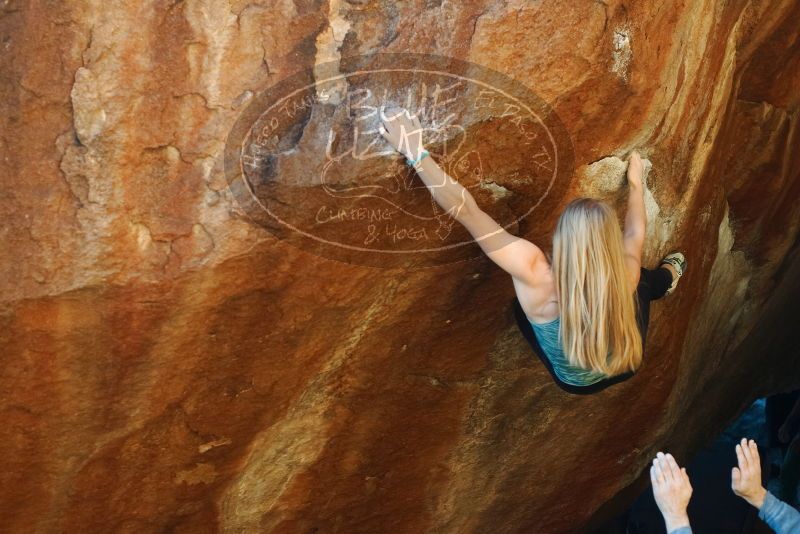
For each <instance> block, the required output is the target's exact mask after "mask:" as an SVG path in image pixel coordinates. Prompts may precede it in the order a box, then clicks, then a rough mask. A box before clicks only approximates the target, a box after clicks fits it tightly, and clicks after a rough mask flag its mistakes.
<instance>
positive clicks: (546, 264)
mask: <svg viewBox="0 0 800 534" xmlns="http://www.w3.org/2000/svg"><path fill="white" fill-rule="evenodd" d="M380 120H381V126H380V127H379V132H380V134H381V135H382V136H383V137H384V139H386V141H388V142H389V143H390V144H391V145H392V147H393V148H394V149H395V150H397V151H399V152H401V153H402V154H403V155H405V156H406V158H407V161H408V163H409V164H410V165H412V166H413V167H414V169H415V170H416V171H417V174H418V175H419V176H420V178H421V179H422V181H423V182H424V183H425V185H426V186H427V187H428V189H429V191H430V192H431V195H433V198H434V200H435V201H436V202H437V203H438V204H439V205H440V206H441V207H442V209H444V210H445V211H446V212H447V213H449V214H450V215H451V216H452V217H454V218H455V219H456V220H457V221H458V222H460V223H461V224H463V225H464V226H465V227H466V228H467V230H468V231H469V233H470V234H471V235H472V236H473V237H474V238H475V239H476V240H477V242H478V244H479V245H480V247H481V248H482V249H483V251H484V252H485V253H486V254H487V255H488V256H489V258H490V259H491V260H492V261H494V262H495V263H496V264H497V265H498V266H500V267H501V268H502V269H503V270H505V271H506V272H508V273H509V274H510V275H511V277H512V281H513V284H514V289H515V292H516V298H515V299H514V308H515V315H516V318H517V322H518V324H519V326H520V328H521V330H522V332H523V334H524V335H525V337H526V339H528V341H529V343H530V344H531V346H532V347H533V349H534V351H535V352H536V354H537V356H539V358H540V359H541V360H542V362H543V363H544V365H545V366H546V367H547V369H548V370H549V371H550V373H551V375H552V376H553V379H554V380H555V382H556V384H558V385H559V386H560V387H561V388H562V389H565V390H567V391H569V392H571V393H593V392H595V391H599V390H601V389H604V388H605V387H608V386H609V385H612V384H615V383H618V382H621V381H623V380H625V379H627V378H630V376H632V375H633V373H634V372H635V371H636V369H637V368H638V367H639V365H640V364H641V361H642V351H643V349H644V342H645V339H646V336H647V325H648V322H649V309H650V301H651V300H656V299H659V298H661V297H663V296H664V295H667V294H670V293H671V292H672V291H673V290H674V289H675V287H676V284H677V283H678V279H679V278H680V277H681V276H682V275H683V273H684V272H685V270H686V259H685V258H684V256H683V254H681V253H680V252H673V253H671V254H669V255H667V256H666V257H665V258H664V259H663V260H662V261H661V263H660V265H659V267H658V268H656V269H653V270H650V269H646V268H644V267H642V266H641V256H642V247H643V245H644V237H645V225H646V214H645V208H644V186H643V184H642V173H643V166H642V161H641V159H640V157H639V154H638V153H637V152H636V151H634V152H632V153H631V156H630V158H629V160H628V170H627V179H628V185H629V189H630V192H629V197H628V211H627V215H626V217H625V228H624V231H622V230H621V229H620V225H619V221H618V220H617V215H616V213H615V212H614V210H613V209H612V207H611V206H610V205H609V204H608V203H606V202H605V201H603V200H599V199H593V198H576V199H574V200H572V201H571V202H569V203H568V204H567V206H566V207H565V209H564V211H563V212H562V213H561V216H560V217H559V219H558V223H557V225H556V229H555V233H554V234H553V253H552V262H551V261H550V258H549V256H548V255H546V254H545V253H544V252H543V251H542V250H541V249H540V248H539V247H538V246H536V245H534V244H533V243H531V242H530V241H527V240H525V239H522V238H519V237H516V236H514V235H512V234H510V233H508V232H507V231H505V229H503V228H502V227H501V226H500V225H499V224H498V223H497V222H495V221H494V220H493V219H492V218H491V217H490V216H489V215H487V214H486V213H485V212H483V211H482V210H481V209H480V207H479V206H478V205H477V204H476V202H475V199H474V198H473V197H472V195H471V194H470V193H469V192H468V191H467V190H466V189H465V188H464V187H462V186H461V185H460V184H459V183H458V182H457V181H455V180H454V179H453V178H451V177H450V176H448V175H447V174H446V173H445V172H444V171H443V170H442V169H441V168H440V167H439V166H438V164H437V163H436V161H434V159H433V158H432V157H429V153H428V152H427V150H425V149H424V147H423V143H422V132H423V128H422V126H421V125H420V122H419V119H418V117H416V116H414V115H411V114H410V113H409V112H408V111H407V110H403V109H400V110H398V111H393V112H392V113H391V114H387V113H386V110H385V109H384V107H381V108H380Z"/></svg>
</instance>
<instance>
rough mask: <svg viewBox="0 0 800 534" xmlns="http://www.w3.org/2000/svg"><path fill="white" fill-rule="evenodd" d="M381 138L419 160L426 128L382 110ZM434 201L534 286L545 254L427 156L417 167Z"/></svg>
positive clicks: (491, 254) (495, 258)
mask: <svg viewBox="0 0 800 534" xmlns="http://www.w3.org/2000/svg"><path fill="white" fill-rule="evenodd" d="M381 120H382V122H383V126H384V127H383V128H382V129H381V135H383V137H384V138H385V139H386V140H387V141H389V143H390V144H392V146H394V147H395V149H397V150H399V151H400V152H402V153H403V154H404V155H405V156H406V157H407V158H409V159H412V160H416V159H417V158H418V157H419V156H420V154H422V151H423V150H424V148H423V146H422V127H421V126H420V123H419V119H418V118H417V117H413V116H411V115H410V114H408V112H407V111H401V112H400V113H398V114H396V115H393V116H392V117H387V116H386V115H385V114H384V112H383V109H381ZM414 169H415V170H416V171H417V174H418V175H419V177H420V178H421V179H422V181H423V183H424V184H425V186H426V187H427V188H428V190H429V191H430V193H431V195H432V196H433V199H434V200H435V201H436V202H437V203H438V204H439V205H440V206H441V207H442V209H443V210H445V212H447V213H448V214H450V216H452V217H453V218H455V219H456V220H457V221H458V222H460V223H461V224H463V225H464V227H465V228H466V229H467V230H468V231H469V233H470V234H471V235H472V237H473V238H475V240H476V241H477V243H478V245H479V246H480V247H481V249H482V250H483V251H484V252H485V253H486V255H487V256H489V259H491V260H492V261H493V262H495V263H496V264H497V265H498V266H499V267H500V268H501V269H503V270H504V271H506V272H507V273H509V274H510V275H511V276H513V277H514V278H516V279H518V280H520V281H522V282H524V283H527V284H529V285H533V284H534V282H535V280H534V273H535V272H536V270H535V269H534V266H535V264H536V263H537V262H540V261H543V260H545V261H546V258H545V256H544V253H543V252H542V251H541V249H539V247H537V246H536V245H534V244H533V243H531V242H530V241H527V240H525V239H522V238H520V237H517V236H515V235H512V234H510V233H508V232H507V231H506V230H505V229H504V228H503V227H502V226H500V225H499V224H498V223H497V222H496V221H495V220H494V219H492V218H491V217H490V216H489V215H488V214H486V213H485V212H484V211H483V210H481V209H480V208H479V207H478V205H477V203H476V202H475V199H474V198H473V196H472V195H471V194H470V192H469V191H467V190H466V189H465V188H464V187H463V186H462V185H461V184H459V183H458V182H457V181H456V180H454V179H453V178H452V177H451V176H449V175H448V174H447V173H445V172H444V171H443V170H442V168H441V167H439V164H438V163H436V161H435V160H434V159H433V156H426V157H425V158H423V159H422V160H421V161H420V162H419V163H417V164H416V165H415V166H414Z"/></svg>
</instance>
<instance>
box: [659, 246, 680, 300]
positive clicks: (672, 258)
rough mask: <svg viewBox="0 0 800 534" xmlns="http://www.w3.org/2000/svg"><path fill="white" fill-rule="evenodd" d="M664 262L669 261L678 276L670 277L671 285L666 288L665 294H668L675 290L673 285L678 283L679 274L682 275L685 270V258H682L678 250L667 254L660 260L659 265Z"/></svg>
mask: <svg viewBox="0 0 800 534" xmlns="http://www.w3.org/2000/svg"><path fill="white" fill-rule="evenodd" d="M665 263H669V264H670V265H672V266H673V267H675V271H676V272H677V273H678V276H675V277H674V278H673V279H672V285H670V286H669V287H668V288H667V292H666V293H665V295H669V294H670V293H672V292H673V291H675V287H676V286H677V285H678V280H680V278H681V276H683V273H684V271H685V270H686V258H684V257H683V254H681V253H680V252H671V253H669V254H667V255H666V256H665V257H664V259H663V260H661V264H660V265H664V264H665ZM660 265H659V266H660Z"/></svg>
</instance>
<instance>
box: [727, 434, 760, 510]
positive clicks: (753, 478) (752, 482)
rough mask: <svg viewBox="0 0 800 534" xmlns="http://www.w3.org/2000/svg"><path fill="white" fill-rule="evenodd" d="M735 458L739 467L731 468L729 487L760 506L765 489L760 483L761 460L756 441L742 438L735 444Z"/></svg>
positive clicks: (757, 506)
mask: <svg viewBox="0 0 800 534" xmlns="http://www.w3.org/2000/svg"><path fill="white" fill-rule="evenodd" d="M736 459H737V460H738V461H739V467H734V468H733V469H732V470H731V489H732V490H733V492H734V493H735V494H736V495H738V496H739V497H741V498H743V499H744V500H746V501H747V502H749V503H750V504H752V505H753V506H755V507H756V508H761V506H762V505H763V504H764V497H766V495H767V490H765V489H764V486H763V485H762V484H761V460H760V459H759V456H758V445H756V442H755V441H753V440H752V439H751V440H750V441H748V440H747V439H745V438H742V441H741V443H738V444H737V445H736Z"/></svg>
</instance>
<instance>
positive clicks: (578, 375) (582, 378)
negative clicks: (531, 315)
mask: <svg viewBox="0 0 800 534" xmlns="http://www.w3.org/2000/svg"><path fill="white" fill-rule="evenodd" d="M528 322H529V323H531V326H532V327H533V331H534V332H535V333H536V339H537V340H538V341H539V345H541V347H542V350H543V351H544V354H545V356H547V359H548V360H550V363H552V364H553V371H554V372H555V373H556V376H558V378H560V379H561V381H562V382H565V383H567V384H570V385H573V386H589V385H591V384H594V383H596V382H599V381H601V380H603V379H605V378H608V375H606V374H605V373H601V372H599V371H592V370H589V369H583V368H581V367H577V366H574V365H571V364H570V363H569V360H567V357H566V356H565V355H564V350H563V348H562V347H561V339H560V338H559V337H558V328H559V324H560V322H561V317H556V318H555V319H553V320H552V321H549V322H547V323H534V322H533V321H531V320H530V319H528ZM610 354H611V352H610V351H609V355H610Z"/></svg>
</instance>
